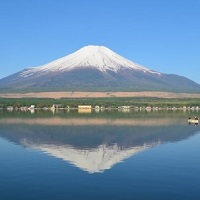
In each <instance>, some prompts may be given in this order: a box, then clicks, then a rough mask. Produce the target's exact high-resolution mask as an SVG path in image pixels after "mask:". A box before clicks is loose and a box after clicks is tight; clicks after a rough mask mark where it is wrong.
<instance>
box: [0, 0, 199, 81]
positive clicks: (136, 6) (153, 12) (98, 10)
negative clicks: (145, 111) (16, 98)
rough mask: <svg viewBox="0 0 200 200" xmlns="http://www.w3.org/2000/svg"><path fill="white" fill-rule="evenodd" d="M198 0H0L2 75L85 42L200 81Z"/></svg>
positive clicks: (70, 51) (66, 52) (73, 49)
mask: <svg viewBox="0 0 200 200" xmlns="http://www.w3.org/2000/svg"><path fill="white" fill-rule="evenodd" d="M199 10H200V1H199V0H117V1H116V0H0V55H1V56H0V78H3V77H5V76H8V75H10V74H13V73H15V72H18V71H20V70H22V69H24V68H28V67H33V66H39V65H43V64H46V63H48V62H50V61H53V60H55V59H58V58H60V57H63V56H66V55H68V54H70V53H73V52H75V51H76V50H78V49H79V48H81V47H83V46H86V45H103V46H106V47H108V48H110V49H111V50H113V51H115V52H116V53H118V54H120V55H122V56H124V57H125V58H127V59H129V60H131V61H134V62H136V63H139V64H141V65H143V66H145V67H148V68H150V69H153V70H156V71H159V72H163V73H168V74H178V75H182V76H185V77H187V78H189V79H192V80H194V81H196V82H198V83H200V76H199V74H200V73H199V72H200V68H199V67H200V12H199Z"/></svg>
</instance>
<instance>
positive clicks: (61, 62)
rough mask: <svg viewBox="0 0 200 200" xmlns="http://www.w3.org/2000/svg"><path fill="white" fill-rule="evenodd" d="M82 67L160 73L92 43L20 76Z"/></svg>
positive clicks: (102, 70)
mask: <svg viewBox="0 0 200 200" xmlns="http://www.w3.org/2000/svg"><path fill="white" fill-rule="evenodd" d="M81 68H83V69H84V68H93V69H97V70H99V71H101V72H103V73H106V72H107V71H113V72H116V73H117V72H118V71H119V70H121V69H123V68H127V69H130V70H139V71H143V72H149V73H155V74H158V75H159V74H160V73H158V72H155V71H152V70H150V69H148V68H145V67H143V66H141V65H139V64H136V63H133V62H131V61H129V60H127V59H126V58H124V57H122V56H120V55H118V54H116V53H115V52H113V51H111V50H110V49H108V48H106V47H104V46H92V45H90V46H86V47H83V48H81V49H80V50H78V51H76V52H75V53H72V54H70V55H68V56H65V57H63V58H60V59H58V60H55V61H53V62H50V63H48V64H46V65H43V66H40V67H34V68H30V69H28V70H26V71H23V72H22V73H21V74H20V76H22V77H28V76H34V74H35V73H38V76H39V75H43V74H47V73H49V72H64V71H70V70H75V69H81Z"/></svg>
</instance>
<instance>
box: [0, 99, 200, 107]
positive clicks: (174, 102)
mask: <svg viewBox="0 0 200 200" xmlns="http://www.w3.org/2000/svg"><path fill="white" fill-rule="evenodd" d="M53 104H59V105H60V106H61V107H62V108H67V107H70V108H77V107H78V105H92V107H94V106H96V105H99V106H104V107H118V106H124V105H125V106H138V107H142V106H151V107H153V106H155V107H177V108H179V107H183V106H186V107H193V106H200V99H198V98H197V99H191V98H181V99H174V98H171V99H169V98H166V99H165V98H141V97H134V98H133V97H132V98H131V97H126V98H119V97H118V98H116V97H112V98H76V99H73V98H68V99H64V98H62V99H50V98H22V99H19V98H0V108H6V107H8V106H13V107H21V106H30V105H35V106H36V107H37V108H43V107H51V106H52V105H53Z"/></svg>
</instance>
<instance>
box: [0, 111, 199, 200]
mask: <svg viewBox="0 0 200 200" xmlns="http://www.w3.org/2000/svg"><path fill="white" fill-rule="evenodd" d="M195 115H196V116H199V113H198V112H196V113H187V112H186V113H184V112H172V111H171V112H127V113H126V112H125V113H122V112H118V111H110V112H108V111H107V112H99V113H95V112H92V113H78V112H77V111H73V112H67V111H65V112H64V111H63V112H61V111H60V112H56V113H52V112H50V111H46V112H41V111H40V112H39V111H38V112H35V113H32V114H31V113H29V112H5V111H2V110H1V111H0V199H2V200H11V199H12V200H13V199H20V200H32V199H34V200H35V199H42V200H43V199H48V200H64V199H65V200H66V199H70V200H77V199H80V200H83V199H87V200H90V199H92V200H94V199H95V200H98V199H103V200H107V199H108V200H111V199H115V200H118V199H120V200H121V199H124V200H126V199H127V200H128V199H131V200H132V199H137V200H140V199H148V200H151V199H152V200H153V199H154V200H155V199H159V200H160V199H162V200H163V199H176V200H177V199H181V200H183V199H187V200H188V199H190V200H193V199H198V200H199V199H200V154H199V153H200V126H199V125H197V126H195V125H192V124H191V125H189V124H188V123H187V118H188V117H189V116H191V117H193V116H195Z"/></svg>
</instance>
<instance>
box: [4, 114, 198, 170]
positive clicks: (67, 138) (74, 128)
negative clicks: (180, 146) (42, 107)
mask: <svg viewBox="0 0 200 200" xmlns="http://www.w3.org/2000/svg"><path fill="white" fill-rule="evenodd" d="M0 126H1V129H0V136H1V137H3V138H6V139H8V140H9V141H12V142H15V143H17V144H20V145H22V146H24V147H28V148H32V149H37V150H40V151H42V152H45V153H48V154H50V155H52V156H54V157H57V158H61V159H62V160H64V161H66V162H69V163H71V164H73V165H75V166H77V167H78V168H80V169H82V170H84V171H87V172H88V173H95V172H103V171H104V170H106V169H110V168H112V167H113V166H114V165H115V164H117V163H119V162H122V161H124V160H125V159H127V158H129V157H131V156H134V155H135V154H137V153H139V152H141V151H144V150H147V149H149V148H152V147H154V146H155V145H159V144H162V143H166V142H173V141H179V140H183V139H186V138H187V137H189V136H191V135H193V134H195V133H196V132H197V131H198V129H199V127H194V126H189V125H187V123H185V121H184V120H183V119H181V118H178V117H177V118H170V117H164V118H141V119H137V118H135V119H132V118H128V119H126V118H121V119H119V118H116V119H110V118H108V119H106V118H100V119H98V118H67V119H63V118H59V117H54V118H33V119H32V118H27V119H24V118H1V119H0Z"/></svg>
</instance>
